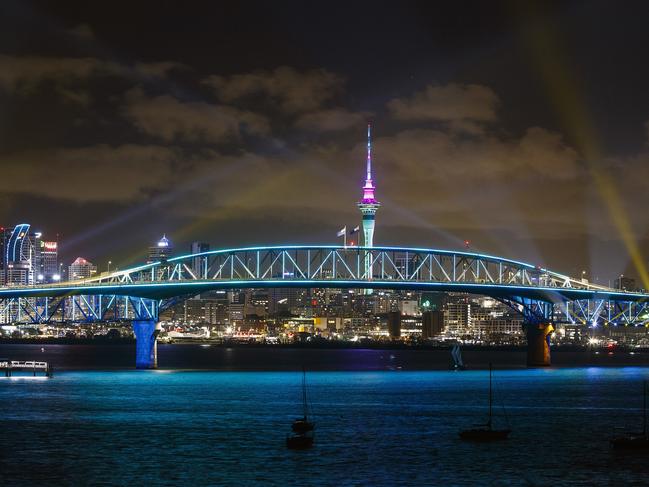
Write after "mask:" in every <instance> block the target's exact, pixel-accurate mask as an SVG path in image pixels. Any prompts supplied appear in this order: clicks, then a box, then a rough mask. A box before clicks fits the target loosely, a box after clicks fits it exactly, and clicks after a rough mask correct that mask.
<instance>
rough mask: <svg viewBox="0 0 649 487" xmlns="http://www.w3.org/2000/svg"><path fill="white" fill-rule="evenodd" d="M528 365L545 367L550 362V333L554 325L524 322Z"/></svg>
mask: <svg viewBox="0 0 649 487" xmlns="http://www.w3.org/2000/svg"><path fill="white" fill-rule="evenodd" d="M523 329H524V330H525V334H526V335H527V365H528V367H547V366H549V365H551V364H550V335H551V334H552V332H553V331H554V326H552V324H550V323H526V324H524V325H523Z"/></svg>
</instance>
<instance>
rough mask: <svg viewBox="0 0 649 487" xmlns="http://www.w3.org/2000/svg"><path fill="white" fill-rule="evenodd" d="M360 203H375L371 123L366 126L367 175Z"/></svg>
mask: <svg viewBox="0 0 649 487" xmlns="http://www.w3.org/2000/svg"><path fill="white" fill-rule="evenodd" d="M361 203H376V200H375V199H374V181H372V123H371V122H370V123H368V124H367V174H366V177H365V186H363V200H362V201H361Z"/></svg>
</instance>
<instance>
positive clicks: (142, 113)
mask: <svg viewBox="0 0 649 487" xmlns="http://www.w3.org/2000/svg"><path fill="white" fill-rule="evenodd" d="M126 99H127V104H126V107H125V109H124V112H125V114H126V116H127V117H128V118H129V119H130V120H131V121H132V123H133V125H134V126H135V127H137V129H139V130H140V131H142V132H144V133H146V134H149V135H152V136H155V137H159V138H160V139H162V140H164V141H167V142H171V141H173V140H176V139H184V140H188V141H204V142H209V143H218V142H224V141H230V140H233V139H234V140H238V139H239V138H240V137H241V135H242V133H244V132H245V133H249V134H252V135H263V134H267V133H268V132H269V130H270V128H269V123H268V120H267V119H266V118H265V117H264V116H262V115H259V114H256V113H253V112H250V111H247V110H239V109H237V108H234V107H230V106H225V105H213V104H210V103H205V102H181V101H179V100H177V99H176V98H174V97H171V96H169V95H162V96H157V97H152V98H149V97H147V96H145V95H144V94H143V92H142V91H141V90H133V91H131V92H130V93H129V94H128V95H127V97H126Z"/></svg>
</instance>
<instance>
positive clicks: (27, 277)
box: [2, 223, 41, 286]
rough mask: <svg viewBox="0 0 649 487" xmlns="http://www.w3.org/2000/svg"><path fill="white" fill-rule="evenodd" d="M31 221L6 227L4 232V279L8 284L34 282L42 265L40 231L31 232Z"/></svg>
mask: <svg viewBox="0 0 649 487" xmlns="http://www.w3.org/2000/svg"><path fill="white" fill-rule="evenodd" d="M29 229H30V225H29V223H21V224H18V225H16V226H15V227H14V228H6V229H4V231H3V232H2V233H3V238H2V240H3V245H2V247H3V249H2V267H3V276H2V281H3V283H4V284H6V285H10V286H11V285H28V284H33V283H34V279H35V270H36V269H38V268H39V267H40V252H37V251H36V249H39V250H40V238H41V234H40V233H30V231H29Z"/></svg>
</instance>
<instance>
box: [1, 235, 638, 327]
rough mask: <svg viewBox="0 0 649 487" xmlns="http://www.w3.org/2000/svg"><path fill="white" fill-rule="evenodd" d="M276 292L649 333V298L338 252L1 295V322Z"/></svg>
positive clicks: (198, 261) (393, 254)
mask: <svg viewBox="0 0 649 487" xmlns="http://www.w3.org/2000/svg"><path fill="white" fill-rule="evenodd" d="M367 261H369V262H370V263H371V266H370V268H369V269H371V270H368V267H367V266H366V264H365V263H366V262H367ZM273 287H275V288H277V287H280V288H281V287H285V288H288V287H300V288H336V289H345V288H347V289H350V288H351V289H395V290H419V291H453V292H467V293H472V294H482V295H487V296H492V297H494V298H495V299H498V300H500V301H501V302H503V303H506V304H508V305H509V306H511V307H512V308H513V309H515V310H517V311H519V312H521V313H522V314H523V316H524V318H525V320H526V321H527V322H534V323H547V322H555V323H556V322H568V323H580V324H585V325H589V326H592V325H597V324H614V325H616V324H624V325H638V324H646V323H649V307H648V300H649V294H646V293H629V292H622V291H619V290H615V289H611V288H607V287H604V286H598V285H593V284H589V283H584V282H582V281H581V280H578V279H573V278H570V277H568V276H566V275H563V274H559V273H556V272H552V271H549V270H547V269H544V268H541V267H537V266H533V265H530V264H526V263H524V262H519V261H514V260H510V259H504V258H500V257H495V256H490V255H484V254H477V253H471V252H455V251H449V250H438V249H421V248H403V247H371V248H370V247H338V246H283V247H248V248H240V249H224V250H215V251H210V252H202V253H198V254H189V255H183V256H179V257H174V258H171V259H169V260H168V261H166V262H154V263H151V264H147V265H142V266H138V267H134V268H131V269H126V270H122V271H118V272H113V273H110V274H103V275H101V276H97V277H95V278H92V279H85V280H83V281H77V282H68V283H61V284H58V285H43V286H25V287H11V288H0V316H2V313H3V312H6V311H7V310H9V309H11V310H14V311H13V313H14V315H13V316H7V317H5V320H10V321H14V322H15V321H24V322H36V323H42V322H48V321H53V320H62V321H72V322H86V321H106V320H108V321H110V320H114V321H121V320H146V319H153V320H155V319H157V317H158V313H159V312H160V311H161V310H164V309H166V308H168V307H169V306H171V305H172V304H174V303H176V302H178V301H179V300H183V299H185V298H186V297H189V296H193V295H196V294H199V293H201V292H204V291H207V290H212V289H242V288H273ZM28 298H29V299H28ZM10 303H11V304H12V306H8V305H9V304H10ZM16 303H18V306H16Z"/></svg>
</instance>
